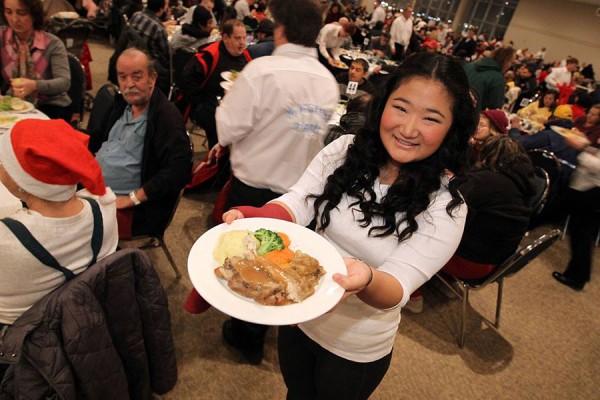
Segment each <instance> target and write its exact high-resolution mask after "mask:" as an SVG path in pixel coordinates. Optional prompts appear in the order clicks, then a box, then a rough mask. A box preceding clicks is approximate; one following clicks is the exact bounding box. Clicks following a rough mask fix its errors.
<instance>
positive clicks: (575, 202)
mask: <svg viewBox="0 0 600 400" xmlns="http://www.w3.org/2000/svg"><path fill="white" fill-rule="evenodd" d="M567 201H568V205H569V212H570V215H571V218H570V220H569V227H568V229H569V240H570V244H571V260H570V261H569V264H568V265H567V269H566V270H565V272H564V275H565V277H567V278H570V279H573V280H574V281H577V282H581V283H585V282H588V281H589V280H590V275H591V268H592V253H593V251H594V247H593V246H594V240H595V239H596V235H597V234H598V226H599V221H600V188H599V187H596V188H594V189H590V190H588V191H585V192H580V191H578V190H573V189H569V193H568V198H567Z"/></svg>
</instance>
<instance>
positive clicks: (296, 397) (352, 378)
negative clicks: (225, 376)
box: [277, 326, 392, 400]
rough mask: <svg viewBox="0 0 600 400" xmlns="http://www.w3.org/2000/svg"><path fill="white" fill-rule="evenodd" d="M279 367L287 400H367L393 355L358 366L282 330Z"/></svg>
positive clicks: (294, 330)
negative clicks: (286, 390) (285, 388)
mask: <svg viewBox="0 0 600 400" xmlns="http://www.w3.org/2000/svg"><path fill="white" fill-rule="evenodd" d="M277 349H278V353H279V367H280V369H281V373H282V375H283V380H284V381H285V385H286V386H287V389H288V393H287V400H301V399H302V400H308V399H314V400H336V399H340V400H341V399H344V400H346V399H353V400H362V399H368V398H369V396H370V395H371V393H373V391H374V390H375V389H376V388H377V386H379V383H381V380H382V379H383V377H384V376H385V373H386V372H387V370H388V368H389V366H390V362H391V361H392V353H391V352H390V354H388V355H387V356H385V357H383V358H380V359H379V360H377V361H373V362H369V363H359V362H354V361H350V360H346V359H345V358H342V357H338V356H336V355H335V354H333V353H331V352H329V351H327V350H325V349H324V348H322V347H321V346H319V345H318V344H317V343H316V342H314V341H313V340H311V339H310V338H309V337H308V336H306V335H305V334H304V332H302V330H300V328H298V327H296V326H294V327H291V326H281V327H279V336H278V339H277Z"/></svg>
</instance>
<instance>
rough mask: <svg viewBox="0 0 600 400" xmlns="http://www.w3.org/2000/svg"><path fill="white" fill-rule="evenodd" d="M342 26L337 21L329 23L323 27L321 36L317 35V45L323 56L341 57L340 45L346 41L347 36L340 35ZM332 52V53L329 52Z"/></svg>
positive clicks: (335, 58)
mask: <svg viewBox="0 0 600 400" xmlns="http://www.w3.org/2000/svg"><path fill="white" fill-rule="evenodd" d="M342 29H343V28H342V26H341V25H339V24H337V23H331V24H327V25H325V26H324V27H322V28H321V31H320V32H319V36H317V45H318V46H319V52H320V53H321V55H322V56H323V57H325V58H326V59H327V58H330V57H331V58H333V59H334V60H338V61H339V59H340V47H341V46H342V44H344V42H345V41H346V38H343V37H340V31H341V30H342ZM329 52H331V54H329Z"/></svg>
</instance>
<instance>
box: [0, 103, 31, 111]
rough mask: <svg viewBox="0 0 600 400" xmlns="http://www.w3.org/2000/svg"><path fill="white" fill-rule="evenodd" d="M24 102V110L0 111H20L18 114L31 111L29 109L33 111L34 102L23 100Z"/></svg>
mask: <svg viewBox="0 0 600 400" xmlns="http://www.w3.org/2000/svg"><path fill="white" fill-rule="evenodd" d="M23 104H24V107H23V109H22V110H13V109H10V110H6V111H0V112H3V113H18V114H20V113H26V112H29V111H31V110H33V109H34V108H35V107H34V106H33V104H32V103H30V102H28V101H23Z"/></svg>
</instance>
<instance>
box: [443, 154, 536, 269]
mask: <svg viewBox="0 0 600 400" xmlns="http://www.w3.org/2000/svg"><path fill="white" fill-rule="evenodd" d="M533 179H534V176H533V166H532V165H531V164H527V163H521V164H516V165H514V166H513V167H512V168H511V173H510V174H506V173H503V172H499V171H492V170H490V169H487V168H482V169H474V170H472V171H470V172H467V173H465V174H463V175H461V176H458V177H456V178H455V179H454V180H453V181H452V184H453V185H457V186H458V190H459V191H460V193H461V194H462V196H463V197H464V199H465V202H466V203H467V206H468V208H469V212H468V214H467V222H466V224H465V230H464V233H463V237H462V240H461V241H460V244H459V245H458V249H457V250H456V255H458V256H460V257H462V258H464V259H467V260H469V261H473V262H476V263H480V264H500V263H502V262H503V261H505V260H506V259H507V258H508V257H509V256H510V255H511V254H512V253H514V252H515V251H516V249H517V247H518V246H519V243H520V242H521V239H522V237H523V235H524V234H525V232H526V231H527V226H528V225H529V218H530V215H531V212H532V204H531V203H532V201H533V197H534V195H535V189H534V186H533Z"/></svg>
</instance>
